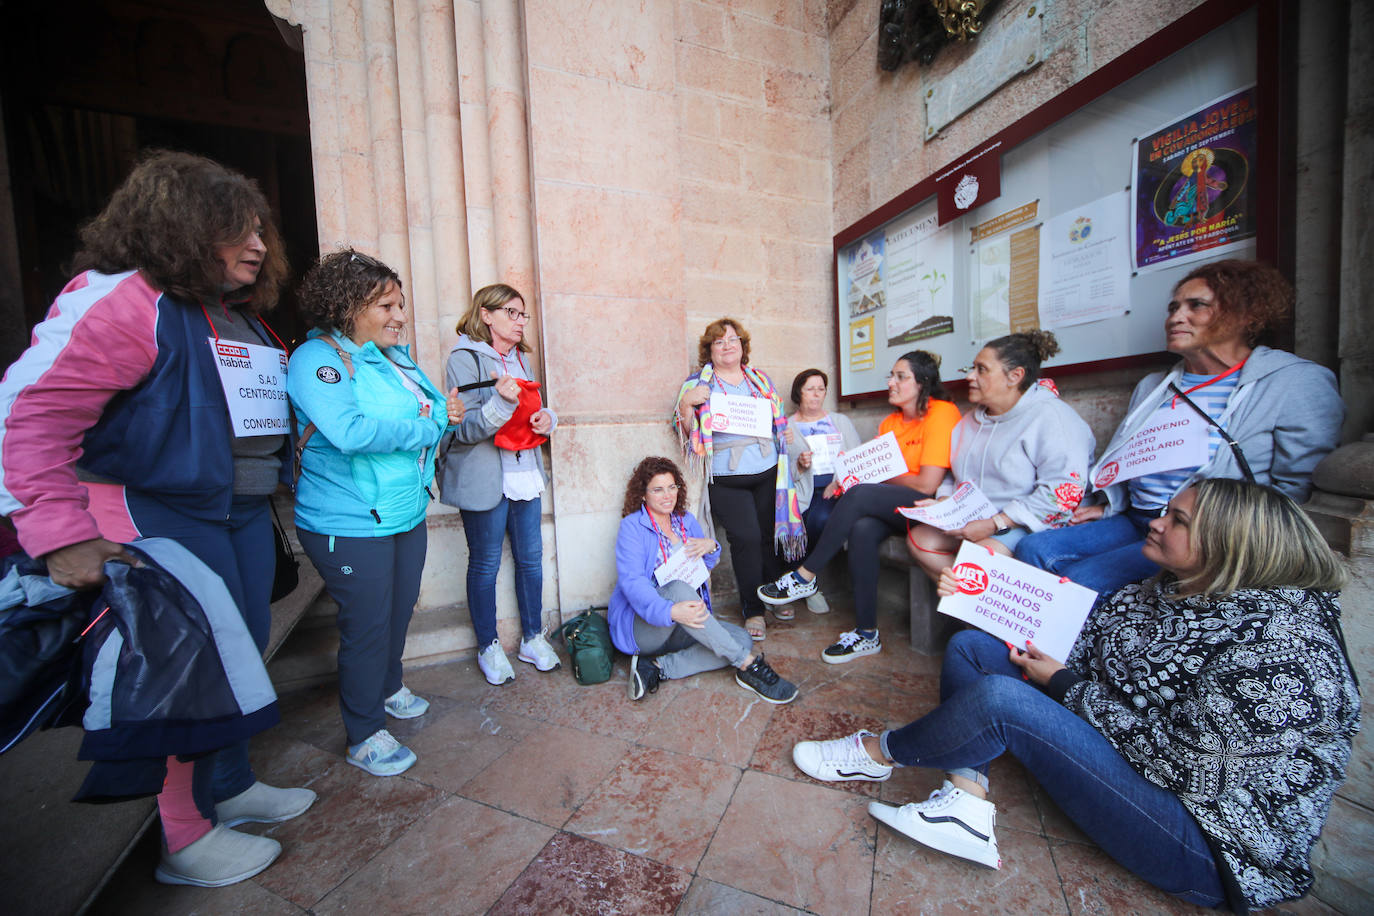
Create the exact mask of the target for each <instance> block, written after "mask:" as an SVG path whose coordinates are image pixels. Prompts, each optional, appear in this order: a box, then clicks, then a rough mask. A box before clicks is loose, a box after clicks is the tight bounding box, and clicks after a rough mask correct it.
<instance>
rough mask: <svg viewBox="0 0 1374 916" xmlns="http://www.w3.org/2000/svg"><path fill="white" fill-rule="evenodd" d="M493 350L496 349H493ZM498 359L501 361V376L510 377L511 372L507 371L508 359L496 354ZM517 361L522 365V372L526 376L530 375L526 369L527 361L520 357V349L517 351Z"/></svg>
mask: <svg viewBox="0 0 1374 916" xmlns="http://www.w3.org/2000/svg"><path fill="white" fill-rule="evenodd" d="M492 349H495V348H494V347H493V348H492ZM513 349H514V348H513ZM496 358H497V359H499V360H501V374H503V375H510V372H509V371H508V370H507V369H506V358H505V357H504V356H502V355H501V354H500V353H497V354H496ZM515 361H516V362H517V363H519V364H520V369H521V371H522V372H524V373H525V374H526V375H529V370H528V369H526V368H525V360H524V357H522V356H521V355H520V351H519V349H516V350H515Z"/></svg>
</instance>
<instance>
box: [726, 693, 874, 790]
mask: <svg viewBox="0 0 1374 916" xmlns="http://www.w3.org/2000/svg"><path fill="white" fill-rule="evenodd" d="M881 727H882V724H881V722H880V721H879V720H878V719H876V718H874V717H871V716H861V715H855V714H853V713H848V712H832V711H830V710H825V709H807V708H805V707H802V706H799V705H797V704H795V703H794V704H792V705H791V706H783V707H780V708H778V709H776V710H774V712H773V717H772V719H770V720H769V722H768V727H767V728H766V729H764V732H763V737H761V738H760V739H759V743H758V747H757V748H755V750H754V756H753V758H752V759H751V760H750V766H751V767H752V768H753V769H755V770H757V771H758V772H760V773H768V774H770V775H773V776H780V777H782V778H783V779H791V780H796V781H799V782H804V783H807V784H808V785H814V786H829V787H830V788H831V789H836V790H839V791H842V792H848V793H850V794H854V795H863V796H866V797H869V798H877V797H878V792H879V788H878V787H879V786H880V785H882V783H876V782H836V783H822V782H818V781H816V780H814V779H812V778H811V777H809V776H807V775H806V774H805V773H803V772H802V771H801V770H799V769H797V765H796V764H795V763H793V762H792V747H793V746H794V745H795V744H796V743H797V742H798V741H828V740H830V739H831V738H843V737H844V736H845V735H852V734H854V733H855V732H856V731H858V730H859V729H861V728H866V729H868V730H869V731H873V732H876V731H877V730H878V729H880V728H881Z"/></svg>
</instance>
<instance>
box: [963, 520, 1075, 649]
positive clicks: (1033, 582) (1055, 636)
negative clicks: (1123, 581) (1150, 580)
mask: <svg viewBox="0 0 1374 916" xmlns="http://www.w3.org/2000/svg"><path fill="white" fill-rule="evenodd" d="M954 576H955V578H956V579H958V580H959V586H958V588H959V590H958V591H957V592H955V593H954V594H953V595H950V596H948V597H947V598H941V599H940V604H939V606H938V607H937V608H936V610H938V611H939V612H940V613H941V614H948V615H949V616H951V617H957V618H958V619H960V620H962V621H964V622H965V623H970V624H973V625H974V626H975V627H977V628H978V629H980V630H983V631H984V632H987V633H991V634H992V635H993V636H996V637H997V638H998V639H1003V640H1006V641H1007V642H1009V643H1011V644H1012V645H1013V646H1015V647H1016V648H1018V649H1024V648H1025V647H1026V640H1030V641H1031V642H1033V643H1035V646H1036V648H1037V649H1039V650H1040V651H1041V652H1043V653H1045V654H1046V655H1048V656H1049V657H1051V658H1055V659H1058V660H1059V661H1061V662H1062V661H1063V660H1064V659H1065V658H1066V657H1067V656H1068V654H1069V650H1070V649H1072V648H1073V644H1074V640H1076V639H1078V633H1079V631H1080V630H1082V629H1083V623H1084V621H1086V620H1087V619H1088V613H1089V612H1090V611H1091V610H1092V607H1093V602H1094V601H1095V600H1096V599H1097V592H1095V591H1093V590H1092V589H1089V588H1084V587H1083V586H1081V585H1078V584H1076V583H1073V582H1067V581H1065V582H1060V581H1059V577H1058V576H1056V575H1053V574H1052V573H1047V572H1045V571H1044V570H1040V569H1036V568H1035V567H1034V566H1031V565H1029V564H1027V563H1022V562H1021V561H1019V560H1013V559H1012V558H1011V557H1008V556H1004V555H1002V554H1000V553H993V552H991V551H989V550H988V549H987V548H986V547H980V546H978V545H977V544H974V543H972V542H970V541H965V542H964V543H963V546H961V547H960V548H959V554H958V556H956V557H955V558H954Z"/></svg>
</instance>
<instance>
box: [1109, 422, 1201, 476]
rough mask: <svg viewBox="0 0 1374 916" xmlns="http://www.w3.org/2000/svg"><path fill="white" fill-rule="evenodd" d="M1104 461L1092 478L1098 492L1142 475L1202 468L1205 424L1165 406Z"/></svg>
mask: <svg viewBox="0 0 1374 916" xmlns="http://www.w3.org/2000/svg"><path fill="white" fill-rule="evenodd" d="M1105 459H1106V460H1104V461H1103V462H1102V465H1101V467H1099V468H1098V470H1097V476H1096V477H1094V478H1093V486H1094V487H1096V488H1097V489H1099V490H1101V489H1103V488H1104V487H1109V486H1111V485H1112V484H1113V483H1121V482H1122V481H1126V480H1131V479H1132V478H1135V477H1140V476H1141V475H1143V474H1160V473H1163V472H1164V471H1176V470H1178V469H1179V468H1198V467H1202V466H1203V465H1204V464H1206V463H1207V421H1206V420H1204V419H1203V418H1202V417H1201V416H1199V415H1198V413H1197V412H1196V411H1195V410H1193V409H1192V408H1191V407H1189V406H1187V405H1186V404H1180V405H1178V406H1177V407H1169V406H1167V405H1166V406H1164V407H1161V408H1160V409H1159V410H1158V411H1156V412H1155V414H1154V416H1152V417H1150V420H1149V422H1147V423H1146V424H1145V426H1144V427H1143V428H1142V429H1141V430H1140V432H1138V433H1136V434H1135V435H1134V436H1132V437H1131V438H1130V439H1127V440H1126V444H1125V445H1123V446H1121V448H1119V449H1117V450H1116V451H1115V452H1112V453H1111V454H1110V455H1107V456H1105Z"/></svg>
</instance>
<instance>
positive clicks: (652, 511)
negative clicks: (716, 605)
mask: <svg viewBox="0 0 1374 916" xmlns="http://www.w3.org/2000/svg"><path fill="white" fill-rule="evenodd" d="M621 514H622V515H623V516H624V518H622V519H621V521H620V533H619V534H618V535H617V536H616V541H615V569H616V584H615V593H614V594H613V595H611V606H610V610H609V612H608V614H607V616H608V618H609V622H610V625H611V639H612V641H614V642H615V645H616V648H617V649H619V650H620V651H621V652H624V653H625V654H627V655H629V656H630V699H632V700H639V699H642V698H643V697H644V695H645V694H646V693H653V692H654V691H656V690H658V683H659V681H660V680H662V679H663V678H681V677H691V676H692V675H694V674H699V673H701V672H702V671H714V670H715V669H717V668H724V667H725V666H726V665H730V666H733V667H734V668H736V669H737V670H736V672H735V682H736V683H738V684H739V685H740V686H741V687H745V688H747V689H749V690H752V691H754V692H755V693H756V694H758V695H759V696H760V697H762V698H763V699H765V700H767V701H768V702H769V703H790V702H792V701H793V700H794V699H796V698H797V688H796V686H794V685H793V684H792V683H791V682H790V681H787V680H785V679H783V678H781V677H779V676H778V673H777V672H776V671H774V670H773V669H772V668H771V667H769V665H768V662H767V661H766V660H765V659H764V657H763V653H762V652H756V651H754V642H753V640H752V639H751V638H750V636H749V633H748V632H747V631H746V630H745V629H744V628H743V627H738V626H736V625H735V624H733V623H723V622H722V621H720V620H718V619H716V617H715V616H714V615H713V614H712V613H711V587H710V582H709V570H711V569H713V568H715V565H716V562H717V561H718V560H719V559H720V544H718V543H716V541H715V540H714V539H713V538H708V537H706V536H705V535H704V534H703V533H702V531H701V525H700V524H698V523H697V520H696V518H694V517H693V516H692V514H691V513H690V512H688V511H687V484H686V481H684V480H683V478H682V471H681V470H679V469H678V466H677V465H676V464H674V463H673V462H672V461H671V460H670V459H668V458H645V459H644V460H643V461H641V462H640V463H639V466H638V467H636V468H635V470H634V473H633V474H631V475H630V482H629V483H628V484H627V485H626V487H625V504H624V506H623V507H622V508H621ZM680 559H685V560H694V559H695V560H700V561H701V563H702V564H703V565H702V566H697V567H696V571H697V573H698V575H699V576H701V577H702V578H701V582H700V583H699V584H697V585H695V586H694V585H692V584H691V583H690V582H688V581H685V580H684V579H682V578H681V573H682V570H683V567H682V566H679V564H678V561H679V560H680ZM670 564H671V565H670ZM692 565H693V564H690V563H688V564H686V566H687V567H688V568H690V567H691V566H692ZM669 569H672V570H674V572H677V573H679V575H678V577H676V578H672V577H670V575H669V573H668V570H669ZM687 575H688V576H689V578H697V576H693V575H691V573H690V572H689V573H687ZM665 580H666V581H665Z"/></svg>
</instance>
